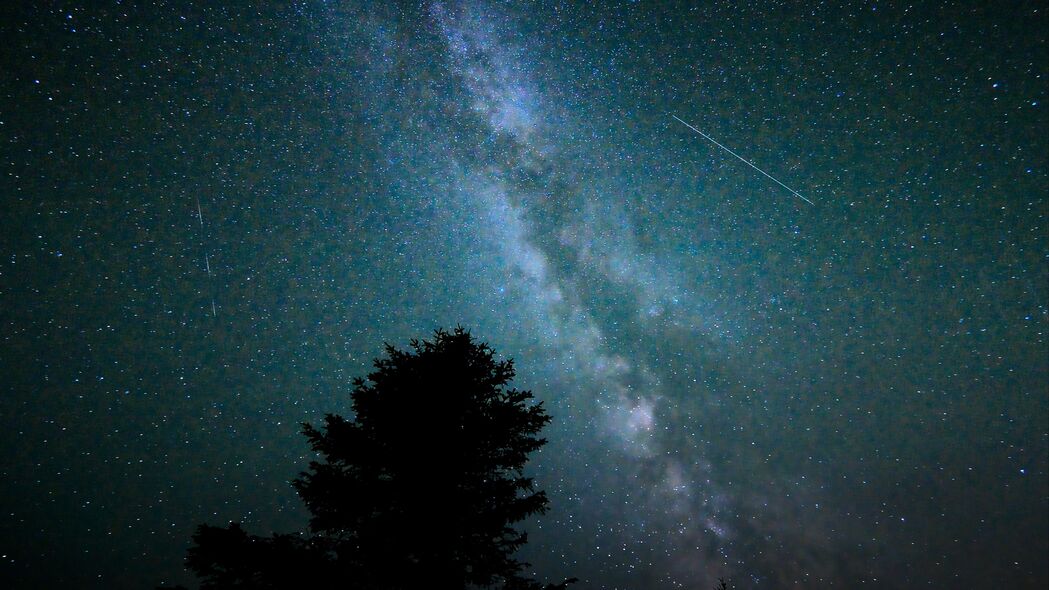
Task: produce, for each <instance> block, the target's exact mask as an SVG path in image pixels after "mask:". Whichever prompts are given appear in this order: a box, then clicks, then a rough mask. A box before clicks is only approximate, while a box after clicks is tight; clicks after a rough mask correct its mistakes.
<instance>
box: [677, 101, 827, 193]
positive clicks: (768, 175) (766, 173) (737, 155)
mask: <svg viewBox="0 0 1049 590" xmlns="http://www.w3.org/2000/svg"><path fill="white" fill-rule="evenodd" d="M670 116H671V117H674V118H675V119H677V121H678V122H679V123H681V124H682V125H684V126H685V127H688V128H689V129H691V130H693V131H695V132H696V133H698V134H700V135H702V136H703V137H704V138H706V139H708V140H710V141H711V142H712V143H713V144H714V145H716V146H718V147H719V148H721V149H723V150H725V151H726V152H728V153H730V154H732V155H733V156H736V157H737V158H739V159H740V160H742V161H743V163H744V164H746V165H747V166H750V167H751V168H753V169H755V170H757V171H758V172H760V173H762V174H764V175H765V176H767V177H768V178H769V179H771V180H772V182H775V183H776V184H778V185H780V186H782V187H783V188H785V189H787V190H788V191H790V192H791V193H793V194H794V196H796V197H798V198H799V199H801V200H802V201H805V202H806V203H808V204H809V205H815V204H816V203H813V202H812V201H810V200H808V199H806V198H805V197H804V196H802V194H801V193H799V192H798V191H796V190H794V189H792V188H790V187H789V186H787V185H785V184H783V183H782V182H780V181H779V180H777V179H776V178H775V177H774V176H772V175H771V174H769V173H768V172H765V171H764V170H762V169H761V168H758V167H757V166H755V165H754V164H752V163H751V162H750V160H748V159H746V158H744V157H743V156H741V155H739V154H737V153H736V152H734V151H732V150H730V149H728V148H727V147H725V146H723V145H721V144H720V143H718V142H717V140H716V139H714V138H713V137H711V136H709V135H707V134H706V133H703V132H702V131H700V130H699V129H696V128H695V127H693V126H691V125H689V124H688V123H686V122H684V121H682V120H681V119H678V118H677V115H670Z"/></svg>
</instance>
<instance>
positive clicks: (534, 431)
mask: <svg viewBox="0 0 1049 590" xmlns="http://www.w3.org/2000/svg"><path fill="white" fill-rule="evenodd" d="M494 356H495V355H494V352H493V351H492V349H491V348H489V347H488V345H487V344H484V343H478V342H475V341H474V340H473V338H472V337H471V335H470V333H469V332H467V331H465V330H464V329H462V328H456V329H455V330H454V331H453V332H445V331H443V330H437V331H436V332H435V334H434V337H433V340H432V341H427V340H424V341H418V340H413V341H412V342H411V348H410V350H407V351H401V350H398V349H396V348H394V347H393V346H390V345H386V356H385V358H380V359H376V360H375V362H374V368H375V370H374V371H373V372H372V373H371V374H369V375H368V376H367V378H366V379H362V378H357V379H355V380H354V382H353V390H352V393H351V396H352V407H353V412H354V417H353V418H352V419H349V420H348V419H346V418H343V417H341V416H337V415H331V414H329V415H327V416H326V417H325V419H324V424H323V426H322V427H321V428H316V427H314V426H311V425H309V424H306V425H304V433H305V435H306V437H307V438H308V439H309V442H310V445H311V446H312V447H313V449H314V450H315V451H316V452H317V453H318V454H319V459H320V460H317V461H313V462H311V463H310V465H309V469H308V470H307V471H305V472H303V473H302V474H300V477H299V478H298V479H296V480H295V481H294V483H293V485H294V486H295V489H296V490H297V491H298V494H299V496H300V497H301V498H302V500H303V501H304V502H305V504H306V506H307V508H308V509H309V511H310V513H311V514H312V518H311V519H310V526H309V532H308V533H307V534H301V535H274V536H272V537H257V536H253V535H248V534H247V533H246V532H245V531H244V530H243V529H242V528H241V527H240V526H239V525H238V524H232V525H230V526H229V527H226V528H221V527H213V526H208V525H201V526H200V527H198V529H197V531H196V533H195V534H194V536H193V546H192V547H191V548H190V550H189V552H188V554H187V558H186V566H187V567H188V568H189V569H190V570H192V571H193V572H194V573H196V575H197V576H198V577H199V578H200V580H201V588H245V589H248V588H251V589H254V588H293V587H294V588H304V587H313V586H330V585H338V586H343V587H350V588H360V589H379V588H381V589H384V590H386V589H388V590H398V589H416V588H469V587H474V586H482V587H489V586H495V587H502V588H506V589H508V590H514V589H529V590H532V589H539V588H546V590H555V589H563V588H565V587H566V586H567V585H568V584H569V583H571V582H573V581H575V580H574V579H573V580H567V581H565V582H562V583H560V584H556V585H554V584H548V585H546V586H545V587H544V586H542V585H541V584H540V583H538V582H536V581H535V580H533V579H530V578H526V577H524V576H522V574H521V572H522V571H523V570H524V568H525V567H527V566H528V564H526V563H523V562H521V561H518V560H517V559H515V558H514V556H513V555H514V553H515V551H516V550H517V549H518V548H520V547H521V546H522V545H523V544H524V543H526V542H527V535H526V534H525V533H524V532H521V531H518V530H517V529H515V528H514V524H515V523H518V522H520V521H522V520H524V519H525V518H527V517H528V516H530V515H533V514H537V513H543V512H545V511H546V508H547V504H548V500H547V497H546V494H545V493H544V492H542V491H535V490H534V488H533V482H532V479H531V478H528V477H525V476H524V475H523V474H522V469H523V467H524V465H525V463H526V461H527V460H528V455H529V454H530V453H531V452H533V451H535V450H537V449H539V448H540V447H542V446H543V444H545V442H546V440H545V439H543V438H539V436H538V434H539V432H540V431H541V430H542V428H543V427H544V426H546V424H547V423H548V422H549V421H550V417H549V416H548V415H547V414H546V412H545V410H544V409H543V406H542V403H531V401H532V394H531V392H529V391H519V390H516V389H509V388H508V387H507V386H508V384H509V382H510V381H511V380H512V379H513V377H514V368H513V361H512V360H505V361H497V360H495V358H494Z"/></svg>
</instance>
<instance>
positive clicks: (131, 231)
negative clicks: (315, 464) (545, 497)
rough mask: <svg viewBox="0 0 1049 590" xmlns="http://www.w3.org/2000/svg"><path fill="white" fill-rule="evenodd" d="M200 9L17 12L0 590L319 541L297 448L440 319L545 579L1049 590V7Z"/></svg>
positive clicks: (164, 578)
mask: <svg viewBox="0 0 1049 590" xmlns="http://www.w3.org/2000/svg"><path fill="white" fill-rule="evenodd" d="M221 4H223V3H211V2H208V3H167V2H151V3H128V2H94V3H83V4H79V3H69V4H53V3H49V4H47V5H46V6H45V5H39V6H36V7H26V8H23V9H21V10H16V11H14V12H12V13H10V14H9V16H7V17H4V19H3V22H2V24H0V28H2V29H3V31H4V35H3V38H4V46H5V50H4V51H3V53H2V60H3V76H0V139H2V142H0V165H2V167H3V173H2V175H0V188H2V191H0V195H2V197H3V199H4V205H3V208H2V211H3V213H2V215H0V367H2V377H3V378H2V380H0V383H2V387H3V391H2V392H0V420H2V426H3V428H2V429H0V441H2V448H3V450H4V455H5V460H4V461H2V462H0V505H2V506H3V516H2V518H0V555H2V557H0V585H2V586H4V587H12V588H40V587H60V586H64V587H80V588H141V587H150V586H151V585H155V584H158V583H161V582H181V583H186V582H188V581H190V580H189V578H188V576H187V574H186V573H185V572H184V571H183V570H182V567H181V560H182V556H183V553H184V551H185V548H186V547H187V545H188V543H189V536H190V534H191V532H192V530H193V528H194V526H195V525H196V524H198V523H201V522H211V523H216V524H222V523H225V522H228V521H230V520H236V521H241V522H243V523H244V526H245V527H246V528H248V529H249V530H252V531H254V532H257V533H261V534H268V533H269V532H271V531H274V530H276V531H293V530H301V528H302V527H303V526H304V524H305V518H306V515H305V513H304V510H303V509H302V508H301V506H300V504H299V502H298V500H297V498H296V497H295V495H294V492H293V490H292V489H291V487H290V485H288V481H289V480H290V479H291V478H292V477H294V476H295V475H296V474H297V473H298V471H300V470H301V469H303V468H304V467H305V465H306V462H307V461H308V460H309V458H310V454H309V449H308V448H307V446H306V444H305V440H304V439H303V438H302V436H301V435H300V434H299V424H300V423H301V422H303V421H317V420H318V419H319V418H320V417H321V416H322V415H323V414H324V413H325V412H336V413H344V414H347V413H348V412H349V399H348V395H347V394H348V390H349V388H348V382H349V380H350V379H351V378H352V377H354V376H357V375H362V374H364V373H365V372H366V371H367V368H368V364H369V361H370V359H372V358H374V357H375V356H378V355H379V354H381V352H382V343H383V342H384V341H385V342H390V343H392V344H395V345H398V346H404V345H406V344H407V341H408V339H409V338H412V337H420V336H425V335H427V334H429V333H430V332H431V331H432V330H433V329H434V328H437V327H446V328H447V327H452V326H454V325H456V324H462V325H463V326H466V327H468V328H470V329H471V330H472V332H473V334H474V335H475V336H477V337H479V338H481V339H482V340H486V341H488V342H489V343H490V344H491V345H492V346H493V347H494V348H495V349H496V350H497V351H498V352H500V353H502V354H503V355H506V356H509V357H513V358H514V359H515V360H516V363H517V368H518V377H517V380H516V384H517V386H519V387H522V388H528V389H532V390H533V391H534V393H535V395H536V397H537V398H538V399H541V400H543V401H544V402H545V403H546V404H547V407H548V409H549V412H550V413H551V415H552V416H553V418H554V421H553V423H552V425H551V427H550V428H549V430H548V438H549V439H550V442H549V444H548V445H547V446H546V448H544V449H543V450H542V452H540V453H538V454H537V455H536V456H535V457H534V459H533V461H532V463H531V468H532V469H533V471H534V473H535V475H536V476H537V478H538V483H539V485H540V487H542V488H545V489H546V490H547V492H548V493H549V495H550V499H551V504H552V510H551V511H550V512H549V513H548V514H547V515H545V516H543V517H542V518H539V519H537V520H535V521H533V522H531V523H530V524H529V530H530V531H531V537H530V538H531V542H530V543H529V546H528V547H527V548H526V550H525V554H526V556H527V557H528V558H529V559H530V560H531V561H532V562H533V563H534V565H535V568H534V569H535V570H536V572H537V573H538V575H540V576H541V577H543V578H546V579H554V578H558V577H559V576H577V577H579V578H580V579H581V580H582V581H581V582H580V583H579V585H578V588H580V589H581V590H585V589H598V588H607V589H612V588H620V589H646V588H688V589H695V588H704V589H705V588H709V587H711V586H712V585H713V583H714V582H715V581H716V579H717V578H718V577H725V578H728V579H730V580H731V581H732V583H733V584H734V585H735V586H736V587H738V588H780V587H806V588H824V587H838V588H855V587H864V586H868V587H878V588H916V587H929V588H952V587H953V588H961V587H980V586H983V587H1010V588H1012V587H1030V588H1042V587H1044V586H1045V585H1046V584H1047V583H1049V540H1047V535H1046V531H1047V530H1049V480H1047V461H1049V458H1047V457H1049V438H1047V436H1049V426H1047V425H1049V389H1047V388H1049V348H1047V343H1046V332H1047V330H1049V234H1047V229H1046V227H1047V226H1046V224H1047V217H1049V202H1047V188H1049V185H1047V173H1049V167H1047V164H1049V155H1047V150H1049V146H1047V142H1046V137H1047V135H1049V133H1047V131H1049V124H1047V123H1049V122H1047V118H1046V101H1047V100H1049V97H1047V76H1049V61H1047V59H1046V56H1047V44H1046V31H1047V30H1049V26H1047V25H1049V22H1047V19H1046V8H1045V5H1044V3H1038V2H1035V3H1020V2H1018V3H1000V5H999V6H992V4H995V3H986V2H970V3H940V2H928V3H915V4H911V5H905V4H896V3H885V4H880V3H878V4H875V3H845V4H834V5H827V4H818V5H817V4H815V3H778V2H761V3H756V4H755V5H754V7H748V6H743V5H742V3H737V2H723V3H722V2H718V3H695V5H692V6H690V5H688V4H685V3H682V4H676V3H675V4H671V3H664V2H602V3H578V4H566V3H554V2H542V3H525V2H510V3H502V2H500V3H494V2H491V3H485V2H447V3H436V2H423V3H387V2H374V3H371V2H363V3H362V2H344V3H339V2H320V1H305V2H295V3H285V2H278V3H262V4H264V5H265V6H263V7H258V6H250V7H249V6H236V7H231V6H226V7H223V6H221ZM673 116H677V117H680V118H681V119H682V120H683V121H686V122H688V123H689V124H690V125H693V126H695V127H696V128H697V129H699V130H702V131H703V133H705V134H707V135H709V136H710V137H712V138H714V139H716V140H717V141H718V142H720V143H722V144H724V145H725V146H727V147H728V148H730V149H731V150H733V151H734V152H736V153H738V154H739V155H740V156H741V157H744V158H746V159H747V160H748V161H750V162H752V163H753V164H754V165H755V166H757V167H759V168H761V169H762V170H764V171H766V172H768V173H769V174H771V175H772V176H774V177H775V178H776V179H778V180H779V181H781V182H782V183H783V184H785V185H787V186H789V187H791V189H794V190H796V191H797V192H798V193H800V194H801V195H803V196H804V197H805V198H806V199H809V200H811V201H812V204H810V203H808V202H805V201H804V200H802V199H799V198H798V197H797V196H795V195H794V194H792V193H791V192H790V191H788V190H785V189H784V188H783V187H781V186H779V185H777V184H776V183H774V182H772V181H771V180H770V179H768V178H766V177H765V176H762V175H761V174H760V173H758V172H757V171H756V170H754V169H753V168H750V167H748V166H747V165H746V164H744V163H743V162H741V161H740V160H738V159H736V158H734V157H732V156H731V155H730V154H728V153H726V151H725V150H723V149H721V148H719V147H718V146H717V145H714V144H713V143H712V142H710V141H708V140H706V139H704V138H703V137H701V136H700V135H699V134H697V133H695V132H693V131H692V130H690V129H688V128H687V127H686V126H684V125H682V124H681V123H679V122H677V121H675V120H674V119H673Z"/></svg>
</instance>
